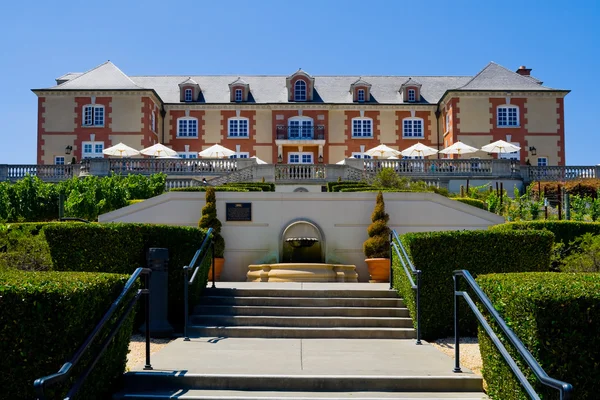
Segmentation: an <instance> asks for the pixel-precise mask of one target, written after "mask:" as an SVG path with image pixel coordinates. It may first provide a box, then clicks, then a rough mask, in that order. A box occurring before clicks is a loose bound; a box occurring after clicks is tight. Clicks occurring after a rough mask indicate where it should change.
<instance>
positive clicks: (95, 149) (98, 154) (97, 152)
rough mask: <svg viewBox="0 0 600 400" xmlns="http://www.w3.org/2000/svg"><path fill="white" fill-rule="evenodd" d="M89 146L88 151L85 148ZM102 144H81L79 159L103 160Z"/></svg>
mask: <svg viewBox="0 0 600 400" xmlns="http://www.w3.org/2000/svg"><path fill="white" fill-rule="evenodd" d="M88 146H89V151H86V148H88ZM102 150H104V142H94V141H89V142H81V158H82V159H84V158H104V153H102Z"/></svg>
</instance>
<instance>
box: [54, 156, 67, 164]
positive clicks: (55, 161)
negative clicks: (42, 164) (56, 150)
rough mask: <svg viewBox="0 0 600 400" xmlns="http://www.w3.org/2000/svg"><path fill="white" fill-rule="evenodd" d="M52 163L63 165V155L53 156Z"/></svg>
mask: <svg viewBox="0 0 600 400" xmlns="http://www.w3.org/2000/svg"><path fill="white" fill-rule="evenodd" d="M59 161H62V162H59ZM54 165H65V156H54Z"/></svg>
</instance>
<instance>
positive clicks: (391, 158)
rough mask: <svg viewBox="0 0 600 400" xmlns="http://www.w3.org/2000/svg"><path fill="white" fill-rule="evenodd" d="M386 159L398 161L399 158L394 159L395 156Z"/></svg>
mask: <svg viewBox="0 0 600 400" xmlns="http://www.w3.org/2000/svg"><path fill="white" fill-rule="evenodd" d="M387 159H388V160H399V159H400V158H399V157H396V156H391V157H388V158H387Z"/></svg>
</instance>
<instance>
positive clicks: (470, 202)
mask: <svg viewBox="0 0 600 400" xmlns="http://www.w3.org/2000/svg"><path fill="white" fill-rule="evenodd" d="M452 200H456V201H460V202H461V203H465V204H468V205H470V206H473V207H477V208H481V209H482V210H486V211H487V204H486V203H485V202H484V201H483V200H478V199H471V198H470V197H452Z"/></svg>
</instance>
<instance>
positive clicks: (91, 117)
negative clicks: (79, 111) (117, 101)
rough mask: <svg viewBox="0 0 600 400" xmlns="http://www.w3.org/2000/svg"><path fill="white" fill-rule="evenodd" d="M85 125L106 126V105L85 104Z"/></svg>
mask: <svg viewBox="0 0 600 400" xmlns="http://www.w3.org/2000/svg"><path fill="white" fill-rule="evenodd" d="M83 126H104V106H101V105H98V104H91V105H87V106H83Z"/></svg>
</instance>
